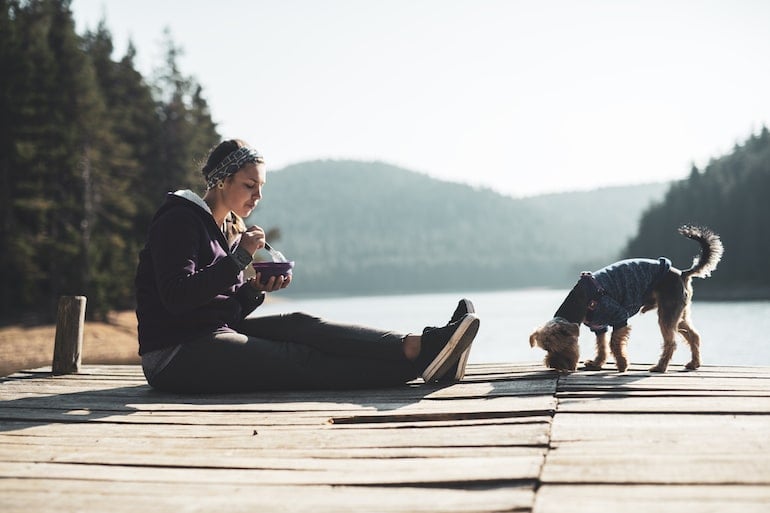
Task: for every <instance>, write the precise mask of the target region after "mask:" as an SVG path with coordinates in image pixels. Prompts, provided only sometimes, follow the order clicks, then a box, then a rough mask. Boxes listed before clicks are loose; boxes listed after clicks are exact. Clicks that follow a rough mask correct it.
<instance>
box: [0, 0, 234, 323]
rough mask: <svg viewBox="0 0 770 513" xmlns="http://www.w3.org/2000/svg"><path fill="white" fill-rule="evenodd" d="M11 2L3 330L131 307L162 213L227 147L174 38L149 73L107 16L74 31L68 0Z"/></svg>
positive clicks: (0, 16)
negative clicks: (65, 306)
mask: <svg viewBox="0 0 770 513" xmlns="http://www.w3.org/2000/svg"><path fill="white" fill-rule="evenodd" d="M0 6H1V7H2V8H1V9H0V69H2V70H3V71H2V74H3V78H2V80H0V195H1V196H0V212H2V214H1V216H0V217H1V221H0V248H1V249H0V282H1V283H2V284H3V285H2V287H1V288H0V321H2V322H9V321H18V320H19V319H20V317H22V318H24V317H26V318H27V319H28V320H40V321H46V320H50V319H51V318H52V317H53V316H54V315H55V308H56V303H57V301H58V298H59V296H61V295H72V294H77V295H81V294H82V295H86V296H87V297H88V301H89V307H88V313H89V315H90V316H91V317H93V318H99V317H102V318H103V317H104V316H105V315H106V313H107V312H108V311H110V310H113V309H121V308H131V307H132V306H133V277H134V272H135V266H136V258H137V253H138V250H139V249H140V245H141V244H142V243H143V240H144V237H145V234H146V229H147V226H148V224H149V220H150V218H151V216H152V214H153V212H154V211H155V209H156V208H157V206H158V205H159V204H160V202H161V201H162V199H163V195H164V193H165V191H168V190H174V189H175V188H179V187H191V188H198V187H199V186H200V184H201V183H202V182H201V179H200V176H199V175H198V172H197V171H196V168H197V166H196V164H197V163H198V162H200V161H201V160H202V159H203V158H205V152H206V151H207V149H208V148H210V147H211V146H212V145H213V144H216V143H217V142H218V141H219V134H218V133H217V129H216V125H215V123H214V122H213V121H212V118H211V113H210V111H209V107H208V105H207V102H206V99H205V98H204V95H203V92H202V88H201V86H200V85H199V84H198V83H197V82H196V80H195V79H194V78H192V77H190V76H186V75H185V74H184V73H183V72H182V71H181V70H180V69H179V66H178V57H179V55H180V49H179V48H178V47H177V46H175V44H174V42H173V40H172V38H171V36H170V35H169V33H168V32H167V33H166V34H165V41H164V43H163V45H164V48H163V50H164V55H165V59H164V62H162V63H160V65H159V66H158V70H157V72H155V73H154V74H153V76H152V77H149V78H148V77H145V76H143V75H142V74H141V73H140V72H139V71H138V70H137V68H136V65H135V58H136V50H135V48H134V47H133V45H130V44H129V48H128V50H127V52H126V54H125V55H124V56H123V57H122V58H119V59H114V58H113V50H114V48H113V41H112V35H111V34H110V32H109V30H108V29H107V27H106V26H105V23H104V22H103V21H102V22H101V23H100V24H99V26H98V27H97V28H96V29H95V30H93V31H90V30H89V31H87V32H86V33H85V34H83V35H79V34H77V33H76V30H75V24H74V20H73V16H72V12H71V9H70V1H69V0H26V1H20V0H0Z"/></svg>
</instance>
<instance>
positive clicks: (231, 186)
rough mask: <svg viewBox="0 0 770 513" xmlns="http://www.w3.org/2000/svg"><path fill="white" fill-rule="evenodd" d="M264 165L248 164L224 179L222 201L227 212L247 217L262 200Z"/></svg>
mask: <svg viewBox="0 0 770 513" xmlns="http://www.w3.org/2000/svg"><path fill="white" fill-rule="evenodd" d="M265 174H266V169H265V164H257V163H254V162H252V163H249V164H246V165H245V166H243V167H242V168H240V169H239V170H238V171H237V172H236V173H234V174H233V175H231V176H229V177H227V178H226V179H225V186H224V188H223V189H222V199H223V200H224V203H225V205H226V206H227V208H228V209H229V210H232V211H233V212H235V213H236V214H238V215H239V216H241V217H248V215H249V214H251V211H252V210H254V208H255V207H256V206H257V203H259V200H261V199H262V186H263V185H265Z"/></svg>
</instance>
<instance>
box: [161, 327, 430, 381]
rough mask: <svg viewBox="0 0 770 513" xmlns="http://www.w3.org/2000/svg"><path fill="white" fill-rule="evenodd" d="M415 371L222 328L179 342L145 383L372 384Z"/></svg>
mask: <svg viewBox="0 0 770 513" xmlns="http://www.w3.org/2000/svg"><path fill="white" fill-rule="evenodd" d="M419 374H420V372H419V369H418V368H417V367H416V366H415V364H414V363H413V362H411V361H409V360H408V359H407V358H406V357H405V356H401V358H400V359H396V358H392V359H387V358H385V359H382V358H375V357H363V356H360V355H343V354H334V353H328V352H325V351H321V350H319V349H317V348H316V347H313V346H311V345H307V344H298V343H294V342H286V341H276V340H267V339H263V338H258V337H252V336H248V335H245V334H242V333H233V332H221V333H216V334H213V335H211V336H210V337H208V338H205V339H201V340H197V341H194V342H190V343H187V344H184V345H183V346H182V347H181V349H180V350H179V352H178V353H177V355H176V356H175V357H174V358H173V360H172V361H171V362H170V363H169V364H168V366H167V367H166V368H165V369H164V370H163V371H161V372H160V373H159V374H158V376H156V377H155V379H153V382H152V383H150V384H151V385H152V386H153V387H155V388H158V389H160V390H167V391H172V392H187V393H207V392H247V391H257V390H287V389H345V388H374V387H385V386H396V385H401V384H404V383H406V382H408V381H411V380H412V379H415V378H417V377H418V376H419Z"/></svg>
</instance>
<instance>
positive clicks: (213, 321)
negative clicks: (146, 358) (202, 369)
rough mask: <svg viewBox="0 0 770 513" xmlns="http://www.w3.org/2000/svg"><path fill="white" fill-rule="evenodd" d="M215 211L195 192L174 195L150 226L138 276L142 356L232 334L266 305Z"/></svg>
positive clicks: (137, 313) (140, 254)
mask: <svg viewBox="0 0 770 513" xmlns="http://www.w3.org/2000/svg"><path fill="white" fill-rule="evenodd" d="M235 245H237V241H236V242H235V243H234V246H233V247H232V248H231V247H228V244H227V240H226V239H225V236H224V234H223V233H222V231H221V230H220V228H219V227H218V226H217V224H216V222H215V221H214V218H213V217H212V215H211V211H210V210H209V209H208V207H207V205H206V204H205V203H204V202H203V200H201V199H200V198H199V197H198V196H197V195H195V194H194V193H192V192H190V191H178V192H176V193H169V194H168V196H167V198H166V202H165V203H164V204H163V205H162V206H161V207H160V208H159V209H158V211H157V212H156V213H155V216H154V217H153V219H152V222H151V223H150V229H149V232H148V235H147V243H146V244H145V246H144V248H143V249H142V251H141V252H140V253H139V265H138V267H137V271H136V279H135V286H136V305H137V306H136V317H137V320H138V321H139V354H145V353H147V352H150V351H154V350H157V349H162V348H165V347H172V346H175V345H178V344H184V343H185V342H188V341H190V340H193V339H196V338H200V337H202V336H204V335H206V334H209V333H213V332H215V331H221V330H230V331H233V329H232V328H233V326H234V325H237V323H239V322H240V321H241V320H243V318H244V317H246V316H247V315H248V314H250V313H251V312H252V311H253V310H254V309H255V308H256V307H257V306H259V305H260V304H261V303H262V301H263V300H264V294H261V293H260V292H259V291H257V290H256V289H254V288H253V287H252V286H251V285H248V284H245V283H244V278H243V272H242V271H241V268H240V266H239V265H238V263H237V261H236V260H235V258H233V256H232V249H233V248H234V247H235Z"/></svg>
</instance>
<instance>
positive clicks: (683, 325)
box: [677, 307, 700, 370]
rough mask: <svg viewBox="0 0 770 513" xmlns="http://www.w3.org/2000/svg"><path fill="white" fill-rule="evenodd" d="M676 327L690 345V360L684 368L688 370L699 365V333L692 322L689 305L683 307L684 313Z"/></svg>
mask: <svg viewBox="0 0 770 513" xmlns="http://www.w3.org/2000/svg"><path fill="white" fill-rule="evenodd" d="M677 329H678V330H679V333H681V334H682V336H684V339H685V340H686V341H687V343H688V344H689V345H690V353H691V355H692V360H690V363H688V364H687V365H685V368H686V369H688V370H695V369H697V368H698V367H700V333H698V332H697V330H696V329H695V326H693V324H692V319H691V318H690V308H689V307H687V308H685V311H684V315H683V316H682V320H681V321H680V322H679V326H678V327H677Z"/></svg>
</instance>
